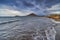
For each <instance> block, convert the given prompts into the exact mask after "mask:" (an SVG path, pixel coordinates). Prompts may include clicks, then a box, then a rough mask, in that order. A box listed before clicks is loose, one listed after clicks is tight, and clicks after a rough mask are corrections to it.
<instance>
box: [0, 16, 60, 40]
mask: <svg viewBox="0 0 60 40" xmlns="http://www.w3.org/2000/svg"><path fill="white" fill-rule="evenodd" d="M47 27H55V29H56V31H57V34H58V36H57V35H56V40H58V39H60V38H59V37H60V36H59V35H60V23H55V22H53V21H52V20H51V19H50V18H46V17H35V16H23V17H0V40H34V39H33V38H34V37H32V35H34V36H36V33H37V32H38V33H39V34H40V33H41V31H40V30H42V31H43V30H46V29H47Z"/></svg>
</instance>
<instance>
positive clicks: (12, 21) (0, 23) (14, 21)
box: [0, 20, 19, 25]
mask: <svg viewBox="0 0 60 40" xmlns="http://www.w3.org/2000/svg"><path fill="white" fill-rule="evenodd" d="M17 21H19V20H10V21H5V22H1V23H0V25H3V24H7V23H12V22H17Z"/></svg>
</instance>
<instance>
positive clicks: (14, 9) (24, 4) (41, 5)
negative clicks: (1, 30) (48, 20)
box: [0, 0, 60, 16]
mask: <svg viewBox="0 0 60 40" xmlns="http://www.w3.org/2000/svg"><path fill="white" fill-rule="evenodd" d="M30 13H35V14H36V15H47V14H51V13H58V14H59V13H60V0H0V16H16V15H19V16H26V15H29V14H30Z"/></svg>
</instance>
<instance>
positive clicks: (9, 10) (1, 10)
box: [0, 5, 31, 16]
mask: <svg viewBox="0 0 60 40" xmlns="http://www.w3.org/2000/svg"><path fill="white" fill-rule="evenodd" d="M15 9H16V6H13V7H11V6H6V5H2V6H1V7H0V16H16V15H19V16H26V15H28V14H30V13H31V11H29V10H26V11H20V10H15Z"/></svg>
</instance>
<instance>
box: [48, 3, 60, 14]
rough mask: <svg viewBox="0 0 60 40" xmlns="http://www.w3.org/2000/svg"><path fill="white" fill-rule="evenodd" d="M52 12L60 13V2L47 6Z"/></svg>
mask: <svg viewBox="0 0 60 40" xmlns="http://www.w3.org/2000/svg"><path fill="white" fill-rule="evenodd" d="M47 11H49V13H50V14H52V13H53V14H60V3H59V4H56V5H53V6H51V7H50V8H47Z"/></svg>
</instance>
